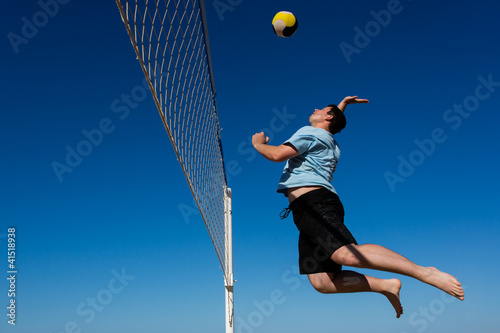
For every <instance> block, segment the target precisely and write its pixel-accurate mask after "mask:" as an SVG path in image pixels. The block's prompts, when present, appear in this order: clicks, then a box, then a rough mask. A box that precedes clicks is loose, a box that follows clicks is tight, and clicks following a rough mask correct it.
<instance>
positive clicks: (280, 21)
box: [273, 11, 299, 38]
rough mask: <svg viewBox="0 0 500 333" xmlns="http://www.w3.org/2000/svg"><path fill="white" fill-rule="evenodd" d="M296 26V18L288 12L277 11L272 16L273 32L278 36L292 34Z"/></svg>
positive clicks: (297, 24)
mask: <svg viewBox="0 0 500 333" xmlns="http://www.w3.org/2000/svg"><path fill="white" fill-rule="evenodd" d="M298 26H299V23H298V22H297V19H296V18H295V16H294V15H293V14H292V13H290V12H285V11H282V12H279V13H278V14H276V15H275V16H274V18H273V30H274V33H275V34H276V35H278V36H280V37H285V38H286V37H290V36H292V35H293V34H294V33H295V31H297V28H298Z"/></svg>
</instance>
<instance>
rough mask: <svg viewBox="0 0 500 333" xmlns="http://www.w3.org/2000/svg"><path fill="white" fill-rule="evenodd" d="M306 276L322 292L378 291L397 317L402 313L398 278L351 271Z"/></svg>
mask: <svg viewBox="0 0 500 333" xmlns="http://www.w3.org/2000/svg"><path fill="white" fill-rule="evenodd" d="M307 277H308V278H309V281H310V282H311V285H312V286H313V287H314V288H315V289H316V290H317V291H319V292H320V293H324V294H334V293H356V292H378V293H380V294H382V295H384V296H386V297H387V299H388V300H389V301H390V302H391V304H392V306H393V307H394V310H396V317H397V318H399V316H401V314H402V313H403V308H402V306H401V302H400V301H399V290H400V289H401V281H399V280H398V279H389V280H383V279H378V278H374V277H371V276H366V275H362V274H359V273H356V272H353V271H341V272H339V273H316V274H309V275H308V276H307Z"/></svg>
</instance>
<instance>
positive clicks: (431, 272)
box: [422, 267, 464, 301]
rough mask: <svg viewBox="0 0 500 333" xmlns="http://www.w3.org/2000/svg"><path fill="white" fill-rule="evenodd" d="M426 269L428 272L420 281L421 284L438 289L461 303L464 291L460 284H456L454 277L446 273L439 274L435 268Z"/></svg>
mask: <svg viewBox="0 0 500 333" xmlns="http://www.w3.org/2000/svg"><path fill="white" fill-rule="evenodd" d="M426 269H427V270H428V272H427V274H426V276H425V277H424V278H423V279H422V282H425V283H428V284H430V285H431V286H434V287H436V288H439V289H441V290H442V291H444V292H446V293H448V294H450V295H451V296H454V297H456V298H458V299H459V300H461V301H463V300H464V289H463V288H462V284H461V283H460V282H458V280H457V279H456V278H455V277H453V276H452V275H450V274H448V273H445V272H441V271H440V270H439V269H437V268H436V267H426Z"/></svg>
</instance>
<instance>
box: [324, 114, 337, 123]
mask: <svg viewBox="0 0 500 333" xmlns="http://www.w3.org/2000/svg"><path fill="white" fill-rule="evenodd" d="M334 117H335V116H334V115H333V114H329V113H327V114H326V117H325V120H326V121H332V119H333V118H334Z"/></svg>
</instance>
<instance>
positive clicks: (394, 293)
mask: <svg viewBox="0 0 500 333" xmlns="http://www.w3.org/2000/svg"><path fill="white" fill-rule="evenodd" d="M386 282H387V289H386V291H382V292H381V294H382V295H384V296H385V297H387V299H388V300H389V302H391V304H392V306H393V307H394V310H396V318H399V317H400V316H401V315H402V314H403V307H402V306H401V301H400V300H399V291H400V290H401V281H399V280H398V279H389V280H386Z"/></svg>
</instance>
